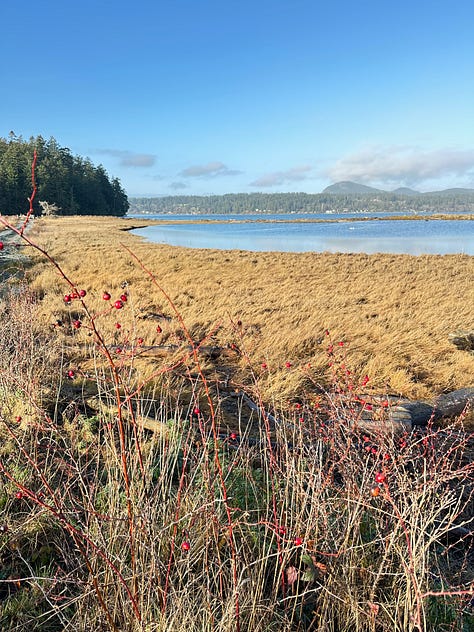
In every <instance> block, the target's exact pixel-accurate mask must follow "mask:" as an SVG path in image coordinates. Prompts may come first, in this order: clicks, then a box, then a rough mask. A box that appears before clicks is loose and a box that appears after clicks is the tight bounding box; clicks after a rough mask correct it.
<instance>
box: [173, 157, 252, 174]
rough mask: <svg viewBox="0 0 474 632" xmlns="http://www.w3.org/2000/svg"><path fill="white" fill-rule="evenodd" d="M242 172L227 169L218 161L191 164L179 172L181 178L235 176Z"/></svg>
mask: <svg viewBox="0 0 474 632" xmlns="http://www.w3.org/2000/svg"><path fill="white" fill-rule="evenodd" d="M241 173H242V172H241V171H237V170H236V169H229V168H228V167H227V165H225V164H224V163H223V162H220V161H214V162H208V163H207V164H206V165H192V166H190V167H187V168H186V169H183V171H181V173H180V174H179V175H180V176H181V177H183V178H217V177H221V176H237V175H240V174H241Z"/></svg>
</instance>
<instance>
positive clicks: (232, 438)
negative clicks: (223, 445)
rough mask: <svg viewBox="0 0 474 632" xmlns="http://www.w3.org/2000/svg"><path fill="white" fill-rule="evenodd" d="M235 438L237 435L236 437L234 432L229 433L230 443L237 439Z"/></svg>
mask: <svg viewBox="0 0 474 632" xmlns="http://www.w3.org/2000/svg"><path fill="white" fill-rule="evenodd" d="M237 437H238V435H237V433H236V432H231V433H230V438H231V440H232V441H235V440H236V439H237Z"/></svg>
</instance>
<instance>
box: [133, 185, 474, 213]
mask: <svg viewBox="0 0 474 632" xmlns="http://www.w3.org/2000/svg"><path fill="white" fill-rule="evenodd" d="M331 211H333V212H343V213H344V212H347V213H353V212H364V211H369V212H382V211H396V212H403V213H405V212H406V213H411V212H423V211H434V212H440V213H441V212H448V213H451V212H458V213H460V212H462V211H470V212H474V190H473V191H468V192H458V191H456V190H448V191H437V192H434V193H419V194H416V195H413V194H408V195H407V194H405V195H400V194H396V193H389V192H383V191H380V192H376V193H370V194H367V193H347V194H332V193H235V194H234V193H229V194H227V195H210V196H198V195H196V196H194V195H176V196H175V195H173V196H167V197H147V198H145V197H144V198H137V197H133V198H130V213H153V214H154V213H156V214H162V213H163V214H165V213H177V214H186V213H210V214H214V213H216V214H217V213H223V214H227V213H326V212H331Z"/></svg>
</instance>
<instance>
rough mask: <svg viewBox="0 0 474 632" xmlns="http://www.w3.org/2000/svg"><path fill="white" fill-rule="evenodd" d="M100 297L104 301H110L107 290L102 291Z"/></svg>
mask: <svg viewBox="0 0 474 632" xmlns="http://www.w3.org/2000/svg"><path fill="white" fill-rule="evenodd" d="M102 298H103V299H104V301H110V294H109V293H108V292H104V293H103V294H102Z"/></svg>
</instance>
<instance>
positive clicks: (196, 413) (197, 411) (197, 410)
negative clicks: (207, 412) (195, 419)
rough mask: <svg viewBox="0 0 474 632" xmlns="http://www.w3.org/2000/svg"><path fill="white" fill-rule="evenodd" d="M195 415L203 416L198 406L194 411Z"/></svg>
mask: <svg viewBox="0 0 474 632" xmlns="http://www.w3.org/2000/svg"><path fill="white" fill-rule="evenodd" d="M193 413H194V414H195V415H200V414H201V411H200V410H199V408H198V407H197V406H196V408H195V409H194V410H193Z"/></svg>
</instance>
